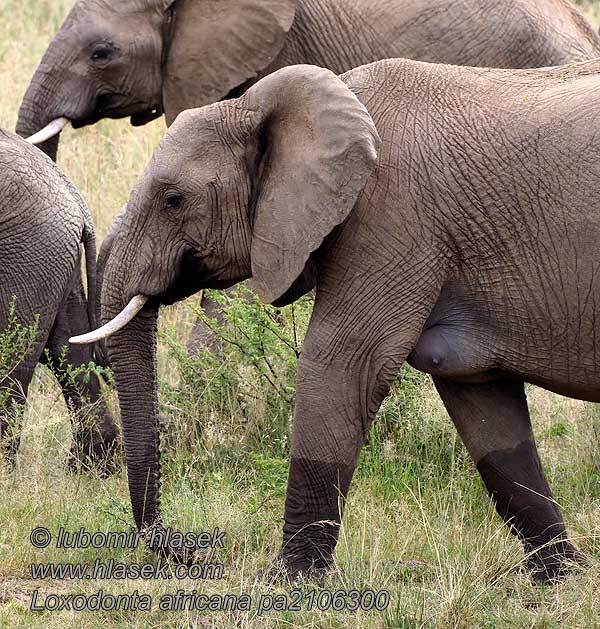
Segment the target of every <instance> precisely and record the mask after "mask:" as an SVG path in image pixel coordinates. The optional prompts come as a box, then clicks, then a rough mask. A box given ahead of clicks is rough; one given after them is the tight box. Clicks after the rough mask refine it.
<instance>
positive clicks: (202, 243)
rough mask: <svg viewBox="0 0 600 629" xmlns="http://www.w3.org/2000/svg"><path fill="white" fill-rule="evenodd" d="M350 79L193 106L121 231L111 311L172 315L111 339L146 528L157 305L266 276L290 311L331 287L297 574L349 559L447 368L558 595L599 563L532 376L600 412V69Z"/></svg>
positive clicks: (293, 80)
mask: <svg viewBox="0 0 600 629" xmlns="http://www.w3.org/2000/svg"><path fill="white" fill-rule="evenodd" d="M340 78H341V80H340V79H338V78H336V77H335V76H334V75H332V74H331V73H330V72H328V71H326V70H323V69H318V68H315V67H312V66H293V67H290V68H286V69H284V70H280V71H279V72H276V73H274V74H272V75H270V76H268V77H267V78H265V79H263V80H262V81H260V82H259V83H257V84H256V85H254V86H253V87H252V88H251V89H250V90H249V91H248V92H246V94H245V95H243V96H242V97H240V98H239V99H236V100H231V101H227V102H223V103H219V104H216V105H212V106H209V107H205V108H201V109H195V110H189V111H187V112H185V113H184V114H182V115H181V116H180V117H179V118H178V120H177V121H176V122H175V123H174V124H173V125H172V127H171V128H170V130H169V132H168V133H167V135H166V137H165V139H164V140H163V142H162V143H161V145H160V146H159V148H158V149H157V151H156V152H155V155H154V157H153V159H152V162H151V163H150V165H149V166H148V168H147V170H146V172H145V173H144V175H143V176H142V178H141V180H140V182H139V184H138V186H137V187H136V188H135V190H134V191H133V193H132V195H131V197H130V199H129V202H128V206H127V210H126V211H125V212H124V213H123V214H122V215H121V217H120V221H121V222H120V225H119V227H118V229H117V231H116V233H115V235H114V239H113V244H112V252H111V256H110V259H109V261H108V264H107V267H106V270H105V277H104V287H103V292H102V303H103V318H104V319H107V318H110V317H112V316H114V315H115V314H116V313H117V312H118V311H119V310H120V309H121V308H122V307H123V306H124V305H125V303H127V301H128V300H129V299H130V298H131V297H132V296H134V295H136V294H145V295H149V296H150V297H151V298H152V299H151V301H150V302H149V305H148V306H147V307H146V308H145V309H144V310H143V311H142V313H141V314H140V315H139V316H138V317H137V318H136V319H134V320H133V322H132V323H131V324H129V325H128V326H127V327H126V328H124V329H123V330H122V331H121V332H119V333H117V334H116V335H115V336H113V337H111V338H110V339H109V340H108V350H109V354H110V358H111V362H112V364H113V367H114V371H115V377H116V381H117V386H118V393H119V400H120V404H121V413H122V422H123V428H124V436H125V449H126V456H127V465H128V475H129V486H130V494H131V500H132V507H133V512H134V515H135V518H136V522H137V524H138V526H140V527H148V526H161V523H160V522H161V520H160V506H159V477H160V466H159V454H160V452H159V447H158V442H159V435H158V424H157V388H156V353H155V352H156V319H157V306H158V304H159V303H166V304H169V303H172V302H174V301H176V300H178V299H181V298H184V297H186V296H188V295H190V294H192V293H194V292H195V291H198V290H200V289H203V288H207V287H208V288H226V287H228V286H231V285H232V284H235V283H236V282H239V281H243V280H245V279H247V278H248V277H250V276H252V278H253V283H254V285H255V287H256V289H257V291H258V294H259V295H260V296H261V297H262V298H263V299H264V300H266V301H270V302H272V303H276V304H283V303H288V302H290V301H292V300H294V299H296V298H297V297H298V296H299V295H301V294H302V293H304V292H306V291H308V290H310V289H311V288H313V286H316V298H315V307H314V312H313V316H312V319H311V322H310V326H309V330H308V333H307V336H306V339H305V343H304V349H303V352H302V356H301V359H300V362H299V367H298V376H297V396H296V406H295V414H294V427H293V441H292V458H291V467H290V475H289V482H288V492H287V501H286V507H285V526H284V546H283V551H282V556H283V560H284V562H285V565H286V566H287V568H288V570H289V571H290V573H291V574H297V573H298V572H303V573H313V572H316V573H317V574H320V573H322V572H323V571H324V570H325V569H326V568H327V566H328V565H330V563H331V560H332V552H333V549H334V546H335V543H336V539H337V530H338V527H337V525H336V523H339V521H340V517H341V514H340V513H339V509H338V505H339V498H340V494H341V496H342V497H344V496H345V495H346V493H347V491H348V488H349V485H350V481H351V478H352V474H353V471H354V468H355V465H356V462H357V459H358V456H359V453H360V450H361V447H362V444H363V442H364V439H365V437H366V434H367V431H368V429H369V426H370V424H371V421H372V419H373V418H374V416H375V414H376V412H377V410H378V409H379V406H380V404H381V402H382V400H383V399H384V397H385V396H386V395H387V392H388V390H389V386H390V384H391V382H392V381H393V379H394V378H395V377H396V376H397V374H398V371H399V369H400V367H401V365H402V363H403V362H404V361H408V362H409V363H411V364H412V365H414V366H415V367H416V368H418V369H420V370H422V371H425V372H427V373H430V374H432V376H433V378H434V382H435V384H436V387H437V389H438V391H439V393H440V395H441V397H442V399H443V401H444V404H445V406H446V408H447V409H448V412H449V414H450V416H451V418H452V420H453V421H454V423H455V425H456V427H457V429H458V431H459V433H460V435H461V437H462V439H463V441H464V442H465V444H466V446H467V449H468V451H469V453H470V454H471V456H472V458H473V460H474V461H475V463H476V464H477V467H478V470H479V472H480V474H481V476H482V479H483V481H484V483H485V485H486V487H487V489H488V491H489V493H490V494H491V496H492V498H493V500H494V502H495V505H496V508H497V510H498V512H499V513H500V515H501V516H502V517H503V518H504V520H505V521H506V522H507V523H509V525H510V527H511V530H512V531H513V533H515V534H516V535H517V536H518V537H519V538H520V539H521V540H522V541H523V543H524V546H525V549H526V550H527V551H529V552H530V553H531V556H530V558H529V565H530V566H531V567H532V568H533V570H534V576H535V577H536V579H539V580H542V581H544V580H548V579H553V578H556V577H558V576H560V575H562V574H563V573H564V572H565V571H566V570H567V569H568V567H569V563H570V561H571V560H575V561H577V560H580V559H581V557H580V555H579V554H578V552H577V551H576V550H575V548H574V547H573V546H572V545H571V543H570V542H569V541H568V540H567V539H566V532H565V526H564V523H563V519H562V516H561V513H560V510H559V509H558V507H557V505H556V504H555V503H554V502H553V501H552V494H551V491H550V488H549V487H548V484H547V482H546V479H545V477H544V474H543V471H542V468H541V464H540V460H539V457H538V454H537V451H536V446H535V442H534V438H533V433H532V430H531V424H530V418H529V412H528V408H527V401H526V397H525V393H524V383H525V382H531V383H535V384H537V385H539V386H541V387H544V388H546V389H549V390H551V391H555V392H558V393H561V394H563V395H568V396H571V397H575V398H579V399H584V400H591V401H600V370H599V367H598V365H599V361H598V356H597V353H598V343H597V342H596V320H597V317H598V315H599V314H600V273H599V268H598V256H597V243H598V242H599V240H600V204H599V203H600V201H599V199H598V195H597V193H596V189H597V183H598V180H599V179H600V149H599V144H598V142H597V141H596V138H595V121H596V119H597V118H598V116H600V99H599V98H598V96H599V95H600V62H599V61H591V62H584V63H580V64H574V65H567V66H564V67H561V68H549V69H540V70H520V71H516V70H487V69H477V68H461V67H453V66H442V65H435V64H424V63H418V62H412V61H407V60H386V61H381V62H378V63H374V64H371V65H367V66H363V67H361V68H358V69H356V70H353V71H351V72H348V73H346V74H345V75H343V76H342V77H340ZM354 95H355V96H356V97H357V98H355V96H354ZM367 112H368V113H367ZM307 182H310V184H308V183H307ZM321 521H328V522H329V523H330V524H327V525H314V523H316V522H321ZM174 552H176V553H177V549H174Z"/></svg>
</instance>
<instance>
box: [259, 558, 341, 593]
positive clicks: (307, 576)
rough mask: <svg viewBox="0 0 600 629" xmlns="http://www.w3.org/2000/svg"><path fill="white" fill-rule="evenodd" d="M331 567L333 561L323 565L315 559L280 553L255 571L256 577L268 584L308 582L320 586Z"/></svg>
mask: <svg viewBox="0 0 600 629" xmlns="http://www.w3.org/2000/svg"><path fill="white" fill-rule="evenodd" d="M332 568H333V562H330V563H329V564H328V565H326V566H324V565H322V564H318V563H317V562H315V561H312V562H310V563H308V562H307V561H306V560H299V561H294V560H292V559H290V558H287V559H286V558H285V557H284V556H283V555H282V554H280V555H278V557H277V558H276V559H275V560H273V561H272V562H271V563H270V564H269V565H268V566H267V567H266V568H264V569H263V570H260V571H259V572H258V573H257V575H256V579H257V580H258V581H262V582H266V583H267V584H268V585H270V586H276V585H284V586H286V585H291V584H293V583H297V582H303V583H305V582H310V583H312V584H314V585H316V586H319V587H321V586H323V583H324V580H325V577H326V576H327V574H328V573H329V572H330V571H331V570H332Z"/></svg>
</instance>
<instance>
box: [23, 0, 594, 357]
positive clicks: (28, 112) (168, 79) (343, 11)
mask: <svg viewBox="0 0 600 629" xmlns="http://www.w3.org/2000/svg"><path fill="white" fill-rule="evenodd" d="M598 56H600V40H599V39H598V36H597V34H596V33H595V32H594V31H593V30H592V29H591V28H590V26H589V25H588V24H587V23H586V21H585V20H584V18H583V17H582V16H581V15H580V14H579V13H578V12H577V10H576V9H575V8H574V7H573V6H572V4H571V3H570V2H568V0H503V1H502V2H498V1H497V0H461V1H460V2H456V0H218V1H215V0H78V2H76V4H75V6H74V7H73V10H72V11H71V13H70V14H69V16H68V17H67V19H66V21H65V23H64V24H63V26H62V27H61V29H60V31H59V32H58V33H57V35H56V37H55V38H54V40H53V41H52V42H51V44H50V46H49V48H48V50H47V52H46V54H45V56H44V58H43V60H42V62H41V64H40V66H39V68H38V69H37V71H36V73H35V75H34V77H33V79H32V81H31V85H30V87H29V89H28V90H27V93H26V94H25V97H24V100H23V104H22V107H21V111H20V114H19V120H18V124H17V132H18V133H19V134H20V135H23V136H27V135H30V134H33V133H35V132H37V131H38V130H40V129H42V128H43V127H44V126H45V125H46V124H49V123H50V129H49V132H48V133H42V135H41V136H38V137H41V138H48V136H49V135H50V136H52V134H54V133H56V132H58V131H59V130H60V129H61V128H62V126H64V124H66V122H67V120H70V121H71V122H72V124H73V126H74V127H81V126H84V125H87V124H92V123H95V122H96V121H97V120H99V119H101V118H121V117H127V116H130V117H131V122H132V124H134V125H140V124H144V123H146V122H148V121H149V120H152V119H153V118H156V117H157V116H160V115H161V114H162V113H163V112H164V113H165V114H166V119H167V124H170V123H171V122H172V121H173V120H174V119H175V117H176V116H177V114H179V113H180V112H181V111H183V110H184V109H189V108H191V107H201V106H203V105H208V104H210V103H213V102H216V101H218V100H221V99H224V98H228V97H231V96H238V95H240V94H241V93H242V92H243V91H244V90H245V89H247V88H248V87H249V86H250V85H251V84H252V83H253V82H255V81H256V80H257V78H260V77H261V76H265V75H267V74H269V73H270V72H273V71H274V70H276V69H279V68H281V67H284V66H287V65H292V64H297V63H310V64H314V65H318V66H323V67H325V68H329V69H330V70H332V71H334V72H335V73H336V74H339V73H341V72H345V71H347V70H350V69H351V68H355V67H357V66H360V65H362V64H365V63H370V62H372V61H377V60H379V59H386V58H388V57H404V58H409V59H419V60H422V61H433V62H439V63H452V64H459V65H473V66H489V67H497V68H505V67H506V68H527V67H542V66H551V65H562V64H565V63H570V62H573V61H582V60H585V59H593V58H596V57H598ZM55 120H59V124H58V125H53V124H52V122H53V121H55ZM60 121H62V122H60ZM57 147H58V136H54V137H52V138H51V139H47V140H46V141H45V142H42V143H41V144H40V148H41V149H42V150H44V151H45V152H46V153H47V154H48V155H50V156H51V157H52V158H53V159H56V154H57ZM202 304H203V306H204V308H205V310H206V311H207V313H208V314H209V315H211V316H212V315H214V316H216V317H218V318H219V317H220V316H221V313H220V308H219V307H218V306H217V305H216V304H214V303H213V302H211V301H210V300H208V299H203V300H202ZM199 345H205V346H208V347H210V348H213V349H214V348H216V347H217V346H218V343H217V341H216V339H215V338H214V336H213V335H212V334H211V333H210V332H209V330H208V329H207V328H206V327H205V326H204V324H202V323H201V322H200V321H199V322H197V324H196V326H195V328H194V329H193V331H192V336H191V338H190V344H189V346H190V349H191V350H192V351H193V352H195V351H196V349H197V347H198V346H199Z"/></svg>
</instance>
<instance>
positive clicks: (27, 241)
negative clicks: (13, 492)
mask: <svg viewBox="0 0 600 629" xmlns="http://www.w3.org/2000/svg"><path fill="white" fill-rule="evenodd" d="M0 173H1V174H2V177H1V179H0V199H1V200H0V333H1V332H2V331H5V330H7V329H8V328H9V324H10V323H11V322H12V323H14V324H17V325H20V326H25V327H29V326H34V325H35V318H36V315H37V316H38V317H39V319H38V321H37V331H36V334H35V339H32V342H31V346H30V347H29V348H22V349H23V350H25V349H27V350H28V351H26V355H25V356H19V357H18V358H22V360H19V361H18V364H16V365H12V362H11V364H10V365H9V366H10V367H14V368H13V369H10V372H9V373H8V374H7V373H3V374H0V393H2V396H1V397H2V399H3V402H4V403H3V404H2V409H0V438H1V439H2V444H3V446H4V450H5V453H6V455H7V458H8V460H9V462H11V463H14V461H15V456H16V453H17V450H18V446H19V441H20V435H19V433H20V430H19V423H20V419H19V418H20V410H21V409H22V403H23V401H24V398H25V397H26V396H27V392H28V388H29V384H30V382H31V378H32V375H33V370H34V368H35V366H36V364H37V363H38V362H42V363H45V364H47V365H48V367H49V368H50V369H51V370H52V371H53V373H54V374H55V375H56V377H57V379H58V381H59V383H60V385H61V387H62V390H63V393H64V395H65V399H66V402H67V405H68V406H69V409H70V410H71V411H72V413H71V416H72V421H73V429H74V446H73V449H72V451H71V458H70V463H71V465H72V466H77V465H79V464H80V463H81V462H83V463H84V464H87V463H89V462H91V461H98V462H101V463H102V465H101V466H100V467H99V469H100V470H101V471H104V472H108V471H110V470H111V469H112V468H113V465H114V458H113V455H114V453H115V448H116V445H117V443H118V432H117V428H116V425H115V423H114V420H113V418H112V415H111V413H110V411H109V409H108V407H107V405H106V402H105V401H104V400H103V399H102V398H101V397H100V382H99V380H98V377H97V375H96V374H95V373H91V374H86V373H84V372H82V370H81V369H78V368H79V367H81V366H83V365H85V364H87V363H88V362H91V360H92V354H93V347H81V346H69V343H68V338H69V337H70V336H72V335H73V333H77V331H79V332H85V331H89V330H90V329H91V328H93V327H95V325H96V315H95V310H94V308H92V307H91V304H93V303H94V295H95V290H96V271H95V265H96V241H95V235H94V227H93V224H92V219H91V216H90V213H89V210H88V208H87V206H86V204H85V202H84V200H83V199H82V197H81V196H80V194H79V193H78V192H77V190H76V189H75V188H74V186H73V185H72V184H71V183H70V182H69V181H68V180H67V178H66V177H65V176H64V175H63V174H62V173H61V172H60V171H59V169H58V168H57V167H56V165H55V164H54V163H52V161H51V160H50V159H48V157H46V155H44V154H43V153H41V152H40V151H39V150H38V149H36V148H35V147H33V146H31V145H30V144H28V143H27V142H25V141H24V140H22V139H21V138H20V137H18V136H17V135H15V134H13V133H10V132H8V131H3V130H0ZM81 244H83V245H84V248H85V259H86V275H87V284H88V293H89V295H90V297H91V298H92V301H91V302H86V299H85V293H84V289H83V285H82V277H81V254H80V249H81ZM31 329H32V331H35V327H32V328H31ZM9 349H10V348H9ZM14 358H15V359H16V358H17V357H14ZM5 367H7V365H5ZM5 397H6V398H7V400H4V398H5Z"/></svg>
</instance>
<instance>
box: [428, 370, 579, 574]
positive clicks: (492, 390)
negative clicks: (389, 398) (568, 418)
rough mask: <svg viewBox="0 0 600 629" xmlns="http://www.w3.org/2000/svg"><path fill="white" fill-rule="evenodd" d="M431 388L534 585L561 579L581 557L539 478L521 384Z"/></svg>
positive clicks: (440, 384)
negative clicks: (519, 547)
mask: <svg viewBox="0 0 600 629" xmlns="http://www.w3.org/2000/svg"><path fill="white" fill-rule="evenodd" d="M434 382H435V386H436V388H437V390H438V392H439V394H440V396H441V398H442V400H443V402H444V405H445V406H446V409H447V410H448V413H449V414H450V417H451V418H452V420H453V422H454V424H455V426H456V428H457V430H458V432H459V434H460V436H461V438H462V440H463V441H464V443H465V445H466V447H467V450H468V451H469V454H470V455H471V457H472V458H473V460H474V461H475V463H476V465H477V469H478V470H479V473H480V475H481V478H482V479H483V482H484V484H485V486H486V488H487V490H488V492H489V494H490V496H491V497H492V499H493V501H494V504H495V507H496V510H497V511H498V513H499V514H500V516H501V517H502V519H503V520H504V521H505V522H506V524H508V526H509V527H510V530H511V532H512V533H513V534H515V535H516V536H518V537H519V539H520V540H521V541H522V542H523V545H524V547H525V550H526V552H527V553H528V555H529V557H528V567H529V568H531V569H532V571H533V575H534V578H535V580H536V581H538V582H546V581H548V580H552V579H555V578H557V577H560V576H562V575H563V573H564V572H566V571H567V570H568V568H569V563H570V562H572V561H574V560H580V559H581V555H580V554H579V553H578V552H577V551H576V549H575V548H574V547H573V545H572V544H571V543H570V542H569V541H568V540H567V534H566V530H565V525H564V522H563V519H562V515H561V512H560V509H559V507H558V505H557V504H556V502H555V500H554V499H553V497H552V492H551V491H550V487H549V486H548V482H547V480H546V478H545V476H544V472H543V470H542V464H541V462H540V458H539V455H538V452H537V448H536V445H535V441H534V437H533V432H532V430H531V421H530V418H529V410H528V408H527V399H526V397H525V391H524V385H523V382H520V381H516V380H497V381H494V382H485V383H468V384H466V383H456V382H453V381H450V380H445V379H441V378H434Z"/></svg>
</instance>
